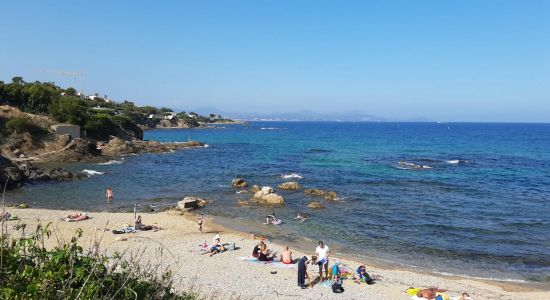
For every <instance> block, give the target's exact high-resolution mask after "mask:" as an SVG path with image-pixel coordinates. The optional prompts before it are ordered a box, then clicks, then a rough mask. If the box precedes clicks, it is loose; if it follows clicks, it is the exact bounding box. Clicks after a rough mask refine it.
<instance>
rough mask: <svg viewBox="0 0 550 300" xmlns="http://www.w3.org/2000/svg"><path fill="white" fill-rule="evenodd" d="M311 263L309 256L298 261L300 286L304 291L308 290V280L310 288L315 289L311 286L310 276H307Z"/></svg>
mask: <svg viewBox="0 0 550 300" xmlns="http://www.w3.org/2000/svg"><path fill="white" fill-rule="evenodd" d="M308 263H309V260H308V259H307V256H303V257H302V258H300V261H298V286H299V287H301V288H302V289H306V288H307V286H306V278H307V281H308V283H309V287H310V288H311V287H313V285H312V284H311V279H310V278H309V275H308V274H307V264H308Z"/></svg>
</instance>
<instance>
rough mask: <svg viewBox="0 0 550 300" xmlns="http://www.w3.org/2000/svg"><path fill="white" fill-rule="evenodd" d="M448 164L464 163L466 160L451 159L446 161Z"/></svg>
mask: <svg viewBox="0 0 550 300" xmlns="http://www.w3.org/2000/svg"><path fill="white" fill-rule="evenodd" d="M447 163H448V164H451V165H458V164H466V163H468V161H467V160H461V159H451V160H448V161H447Z"/></svg>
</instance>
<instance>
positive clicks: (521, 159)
mask: <svg viewBox="0 0 550 300" xmlns="http://www.w3.org/2000/svg"><path fill="white" fill-rule="evenodd" d="M145 138H146V139H154V140H159V141H186V140H188V139H189V138H191V139H193V140H199V141H202V142H205V143H207V144H208V145H209V147H206V148H195V149H186V150H181V151H177V152H173V153H166V154H146V155H140V156H127V157H123V158H121V159H119V160H118V161H117V162H115V163H112V164H107V165H99V164H71V165H68V167H69V168H72V169H75V170H83V169H89V170H95V171H99V172H104V174H103V175H94V176H91V177H90V178H88V179H87V180H84V181H79V182H67V183H46V184H36V185H29V186H27V187H25V188H24V189H21V190H19V191H16V192H12V193H10V195H9V198H10V199H11V200H12V201H27V202H30V204H31V205H32V206H35V207H48V208H59V207H64V208H70V209H86V210H126V209H130V208H131V207H133V204H134V203H137V204H138V205H140V207H141V208H142V209H146V208H149V207H153V208H155V209H158V208H161V207H163V206H165V205H167V204H173V203H175V202H176V201H177V200H180V199H181V198H183V197H184V196H185V195H198V196H203V197H206V198H209V199H213V202H212V203H211V204H210V205H209V206H208V207H207V208H206V213H208V214H215V215H220V216H225V217H229V218H231V220H233V221H234V222H236V223H240V224H244V225H246V226H248V228H255V229H256V230H257V232H268V233H269V234H270V235H271V236H273V237H276V238H284V239H288V240H290V241H306V242H307V241H314V240H317V239H323V240H325V241H326V242H327V243H328V244H329V245H331V246H333V247H335V248H336V249H338V250H339V251H345V252H348V253H355V254H357V255H360V256H367V257H376V258H380V259H389V260H391V261H395V262H400V263H405V264H409V265H413V266H418V267H421V268H424V269H429V270H436V271H441V272H449V273H454V274H461V275H470V276H478V277H486V278H498V279H514V280H527V281H543V282H548V281H550V279H549V277H548V275H547V274H550V205H549V204H550V203H549V198H550V151H549V149H550V124H471V123H464V124H457V123H451V124H436V123H402V124H398V123H300V122H268V123H260V122H253V123H251V124H250V125H249V126H240V125H224V126H220V127H219V128H218V129H208V130H185V129H166V130H152V131H147V132H146V134H145ZM400 161H404V162H407V163H409V164H407V163H404V164H401V165H400V164H399V162H400ZM410 163H414V164H415V165H417V166H425V168H413V167H412V165H410ZM292 173H296V174H299V175H300V176H302V177H303V178H302V179H299V181H300V182H301V183H302V185H303V186H305V187H315V188H326V189H331V190H334V191H336V192H337V193H338V195H339V197H341V198H342V200H340V201H337V202H334V203H328V202H324V204H325V206H326V209H324V210H318V211H312V210H309V209H308V208H307V204H308V203H309V202H310V201H312V200H314V199H315V200H316V198H315V197H311V196H307V195H305V194H303V193H301V192H282V191H281V192H279V193H280V194H282V195H283V196H284V197H285V199H286V201H287V204H286V205H285V206H284V207H263V206H250V207H239V206H238V205H237V201H238V200H239V199H248V198H250V194H236V193H235V191H234V190H232V189H231V188H230V187H229V185H230V182H231V179H232V178H234V177H237V176H239V177H244V178H246V179H247V180H248V181H249V182H250V183H252V184H258V185H270V186H272V187H275V186H276V185H277V184H279V183H281V182H284V181H285V180H284V179H283V178H281V176H282V175H285V174H286V175H288V174H292ZM107 186H112V187H113V188H114V191H115V203H114V204H112V205H108V204H107V203H105V200H104V193H105V188H106V187H107ZM322 201H324V200H322ZM298 211H302V212H307V213H310V214H311V215H312V218H311V220H310V221H308V222H306V223H304V224H296V223H295V222H293V220H292V218H293V217H294V216H295V215H296V212H298ZM273 212H275V214H276V215H278V216H279V217H281V218H282V219H283V220H284V221H285V222H284V223H283V225H281V226H277V227H276V228H274V227H268V226H266V225H262V224H261V223H263V222H265V220H264V218H263V217H264V216H265V215H266V214H268V213H273ZM312 247H313V243H312Z"/></svg>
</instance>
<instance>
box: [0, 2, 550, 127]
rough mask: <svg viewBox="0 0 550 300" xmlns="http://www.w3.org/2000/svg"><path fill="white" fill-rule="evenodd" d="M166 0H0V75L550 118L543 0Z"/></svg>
mask: <svg viewBox="0 0 550 300" xmlns="http://www.w3.org/2000/svg"><path fill="white" fill-rule="evenodd" d="M168 2H169V1H2V2H1V6H0V7H1V11H2V13H1V17H0V80H4V81H10V80H11V77H12V76H14V75H20V76H23V77H24V78H25V79H26V80H27V81H32V80H40V81H54V82H55V83H57V84H60V85H62V86H64V87H67V86H74V87H75V88H77V89H79V90H80V89H83V90H84V91H85V92H86V93H90V94H91V93H94V92H98V93H100V94H101V95H103V94H107V95H108V96H109V97H110V98H113V99H115V100H125V99H127V100H132V101H135V102H136V103H138V104H141V105H145V104H151V105H156V106H168V107H172V108H176V109H189V108H197V107H205V106H207V107H216V108H218V109H221V110H225V111H233V112H235V111H242V112H277V111H280V112H290V111H295V110H302V109H310V110H313V111H318V112H345V111H349V110H354V111H363V112H365V113H369V114H372V115H377V116H381V117H386V118H390V119H408V118H415V117H420V116H422V117H427V118H429V119H432V120H437V121H530V122H535V121H543V122H550V1H547V0H542V1H534V0H522V1H503V0H495V1H490V0H483V1H440V0H438V1H423V0H419V1H410V0H407V1H282V0H277V1H259V0H254V1H237V0H231V1H171V3H168ZM62 72H66V73H71V72H83V73H84V75H83V76H82V77H77V78H73V77H71V76H67V75H63V74H61V73H62Z"/></svg>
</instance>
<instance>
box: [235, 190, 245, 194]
mask: <svg viewBox="0 0 550 300" xmlns="http://www.w3.org/2000/svg"><path fill="white" fill-rule="evenodd" d="M247 192H248V191H245V190H243V191H236V192H235V194H241V193H247Z"/></svg>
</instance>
